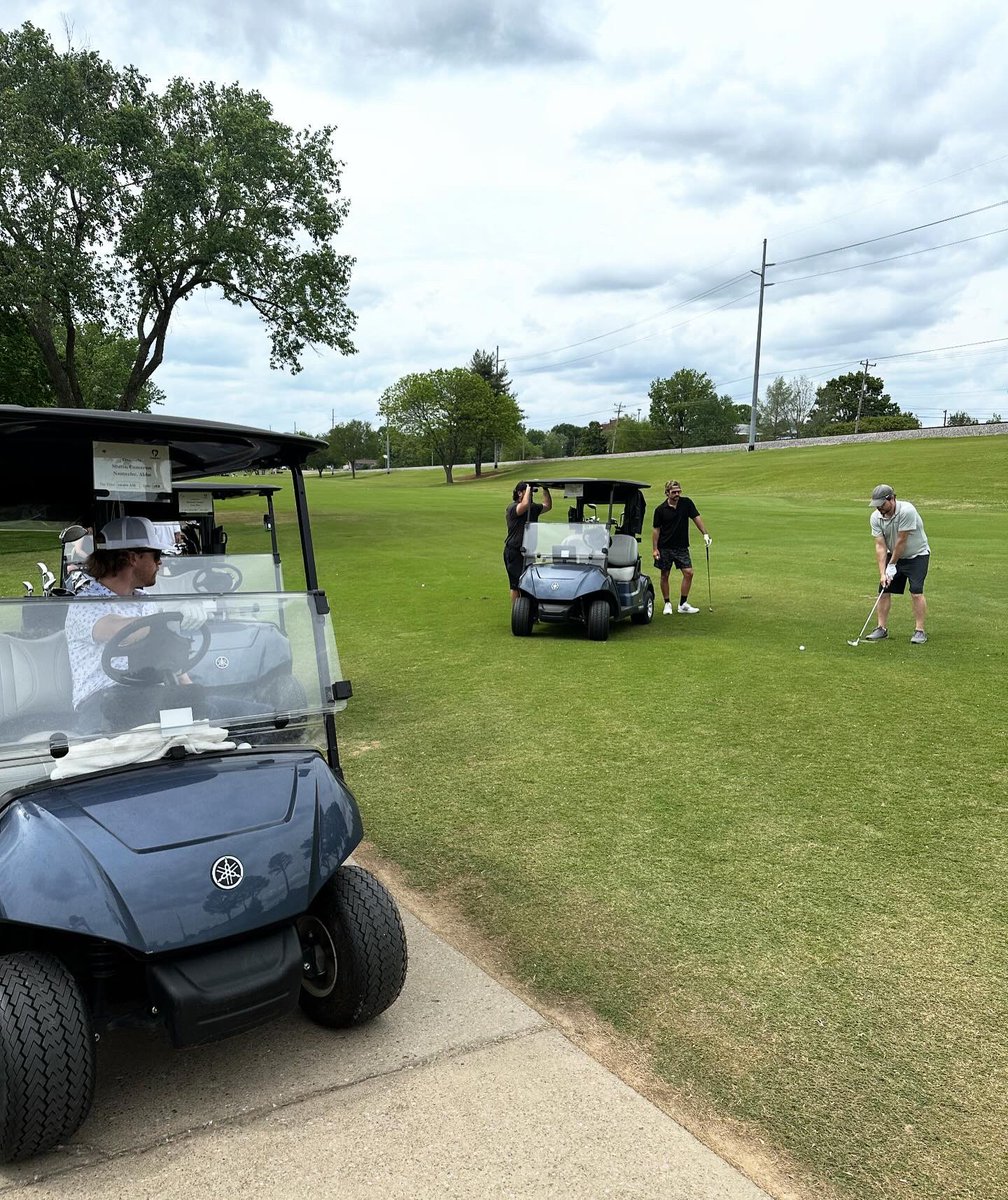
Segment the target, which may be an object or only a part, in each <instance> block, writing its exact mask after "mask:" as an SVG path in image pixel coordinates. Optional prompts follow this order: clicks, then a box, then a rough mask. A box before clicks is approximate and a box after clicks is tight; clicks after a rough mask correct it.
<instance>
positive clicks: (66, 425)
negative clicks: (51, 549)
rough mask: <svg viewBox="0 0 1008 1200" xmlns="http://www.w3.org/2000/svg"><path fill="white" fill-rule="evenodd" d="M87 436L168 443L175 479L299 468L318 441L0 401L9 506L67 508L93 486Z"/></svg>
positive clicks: (0, 453) (0, 458) (1, 466)
mask: <svg viewBox="0 0 1008 1200" xmlns="http://www.w3.org/2000/svg"><path fill="white" fill-rule="evenodd" d="M94 442H106V443H127V444H130V445H141V446H142V445H150V446H167V447H168V449H169V455H170V458H171V473H172V479H173V480H174V481H179V480H185V479H197V478H199V477H201V476H206V475H222V474H226V473H227V472H230V471H248V470H253V469H257V470H270V469H272V468H274V467H281V468H300V467H302V466H303V465H304V462H305V460H306V459H307V457H308V455H309V454H311V453H312V451H313V450H316V449H318V448H319V447H320V446H322V445H324V443H323V442H320V441H318V440H316V439H315V438H309V437H304V436H303V435H301V434H296V433H277V432H274V431H272V430H266V429H252V428H248V427H246V426H242V425H226V424H223V423H221V422H218V421H200V420H194V419H192V418H188V417H170V416H161V415H155V414H150V413H121V412H109V411H105V410H97V409H66V408H22V407H20V406H17V405H0V473H2V478H3V481H4V491H5V493H6V494H7V496H8V497H10V499H11V500H12V501H13V502H14V503H16V504H21V505H38V506H41V507H42V508H44V509H45V510H47V511H49V512H51V513H53V514H58V513H60V512H67V511H69V512H71V513H72V512H73V511H74V510H75V509H76V507H77V506H78V505H79V503H80V500H81V498H82V497H84V496H87V495H89V494H90V493H91V492H92V489H93V474H92V472H93V457H92V456H93V443H94ZM204 490H206V487H204Z"/></svg>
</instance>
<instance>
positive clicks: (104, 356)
mask: <svg viewBox="0 0 1008 1200" xmlns="http://www.w3.org/2000/svg"><path fill="white" fill-rule="evenodd" d="M57 345H58V348H59V349H60V350H61V352H62V349H63V348H62V345H61V344H60V343H57ZM133 352H134V347H133V344H132V343H131V342H130V341H129V340H128V339H127V338H124V337H122V336H121V335H120V334H117V333H111V332H109V331H107V330H104V329H102V327H101V326H100V325H96V324H93V323H91V322H89V323H87V324H85V325H82V326H81V328H80V329H79V330H78V331H77V336H76V349H75V355H74V357H75V361H76V366H77V379H78V382H79V385H80V392H81V397H82V399H83V401H84V407H85V408H107V409H108V408H110V409H115V408H118V407H119V400H120V398H121V397H122V393H123V387H124V386H125V383H126V380H127V378H128V377H129V373H130V369H131V367H132V364H133ZM163 401H164V393H163V392H162V391H161V389H160V388H159V387H158V385H157V384H156V383H154V381H153V380H148V381H147V383H145V384H144V385H143V387H142V388H141V389H140V394H139V395H138V396H137V400H136V404H135V405H134V408H135V409H136V410H137V411H138V412H150V409H151V405H152V404H161V403H163ZM60 403H61V400H60V397H59V396H57V394H56V390H55V388H54V387H53V385H52V381H51V379H50V378H49V373H48V372H47V371H46V368H45V363H44V362H43V361H42V355H41V354H40V353H39V348H38V346H37V344H36V343H35V342H34V341H33V340H32V339H31V338H30V337H29V335H28V333H27V331H26V330H25V329H24V327H23V326H22V325H20V324H18V322H17V321H15V320H14V319H13V318H12V317H11V316H9V315H7V314H3V313H0V404H22V405H24V406H25V407H27V408H53V407H56V406H57V405H59V404H60Z"/></svg>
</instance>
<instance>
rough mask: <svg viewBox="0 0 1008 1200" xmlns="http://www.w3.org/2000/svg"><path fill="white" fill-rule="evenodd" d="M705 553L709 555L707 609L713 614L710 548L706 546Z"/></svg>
mask: <svg viewBox="0 0 1008 1200" xmlns="http://www.w3.org/2000/svg"><path fill="white" fill-rule="evenodd" d="M704 553H705V554H706V555H707V607H708V608H709V609H710V611H711V612H713V611H714V601H713V600H711V590H710V546H708V545H707V544H706V543H705V544H704Z"/></svg>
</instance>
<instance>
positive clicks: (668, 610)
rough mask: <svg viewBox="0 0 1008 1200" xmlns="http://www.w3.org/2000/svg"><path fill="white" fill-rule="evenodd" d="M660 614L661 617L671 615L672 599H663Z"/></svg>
mask: <svg viewBox="0 0 1008 1200" xmlns="http://www.w3.org/2000/svg"><path fill="white" fill-rule="evenodd" d="M662 616H663V617H671V616H672V601H671V600H666V601H665V607H664V608H663V609H662Z"/></svg>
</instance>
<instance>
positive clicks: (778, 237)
mask: <svg viewBox="0 0 1008 1200" xmlns="http://www.w3.org/2000/svg"><path fill="white" fill-rule="evenodd" d="M1005 159H1008V154H999V155H998V156H997V158H988V159H986V160H985V161H984V162H980V163H973V165H972V166H969V167H963V169H962V170H961V171H953V172H952V174H951V175H942V176H940V177H939V178H938V179H929V180H928V181H927V183H922V184H920V185H919V186H918V187H914V188H908V189H907V190H906V191H903V192H897V193H896V194H895V195H894V196H886V197H885V198H884V199H883V200H876V201H875V203H874V204H863V205H862V206H861V207H860V208H850V209H848V210H847V211H846V212H842V213H835V214H834V215H833V216H832V217H826V218H824V219H823V220H822V221H813V222H812V223H811V224H809V225H802V226H801V227H800V228H798V229H792V230H791V231H790V232H789V233H780V234H774V235H773V236H772V237H771V241H773V242H781V241H786V240H787V239H788V238H789V237H792V238H793V237H795V236H797V234H799V233H805V232H806V231H807V230H809V229H819V228H820V227H821V226H823V225H831V224H832V223H833V222H834V221H842V220H843V219H844V218H845V217H854V216H857V214H858V213H863V212H868V210H869V209H872V208H881V207H882V206H883V205H886V204H891V203H892V202H893V201H894V200H901V199H902V198H903V197H904V196H913V195H915V194H916V193H917V192H923V191H925V190H926V189H927V188H929V187H935V186H936V185H937V184H939V183H948V181H949V180H950V179H958V178H959V177H960V175H968V174H969V173H970V172H971V171H979V170H981V169H982V168H983V167H992V166H994V165H995V164H996V163H1000V162H1004V161H1005Z"/></svg>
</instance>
